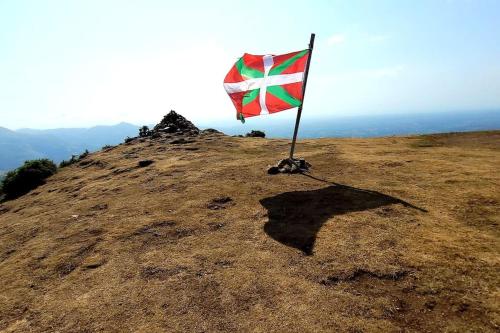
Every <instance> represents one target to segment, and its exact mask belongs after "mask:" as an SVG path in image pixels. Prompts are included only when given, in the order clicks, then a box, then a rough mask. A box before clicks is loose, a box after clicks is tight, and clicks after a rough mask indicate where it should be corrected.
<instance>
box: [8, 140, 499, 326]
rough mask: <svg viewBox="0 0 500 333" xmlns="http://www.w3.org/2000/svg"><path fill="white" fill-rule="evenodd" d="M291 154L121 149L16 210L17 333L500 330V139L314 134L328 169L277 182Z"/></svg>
mask: <svg viewBox="0 0 500 333" xmlns="http://www.w3.org/2000/svg"><path fill="white" fill-rule="evenodd" d="M288 148H289V145H288V141H286V140H267V139H258V138H255V139H254V138H231V137H219V136H217V135H212V136H210V135H208V136H202V137H199V138H197V139H196V140H195V142H191V143H187V144H179V145H172V144H168V143H166V142H163V141H161V140H158V141H143V142H138V143H132V144H127V145H121V146H119V147H116V148H113V149H107V150H106V151H103V152H99V153H95V154H91V155H90V156H88V157H86V159H85V160H84V161H82V162H81V163H80V164H79V165H73V166H71V167H68V168H65V169H63V170H62V171H61V172H59V173H58V174H56V175H55V176H53V177H51V178H50V179H49V181H48V183H47V184H46V185H44V186H42V187H40V188H38V189H36V190H34V191H32V192H31V193H29V194H28V195H26V196H24V197H22V198H19V199H17V200H14V201H10V202H7V203H4V204H2V205H0V279H1V282H2V286H1V287H0V331H3V332H25V331H35V332H42V331H47V332H52V331H59V332H95V331H111V332H126V331H149V332H151V331H168V332H173V331H188V332H191V331H254V332H269V331H282V332H311V331H330V332H331V331H345V332H366V331H381V332H398V331H401V330H406V331H415V332H436V331H449V332H464V331H474V332H488V331H491V332H494V331H497V330H498V329H499V325H500V314H499V308H500V304H499V299H500V298H499V296H500V293H499V289H498V287H499V285H500V283H499V282H500V278H499V276H500V274H499V268H500V265H499V264H500V261H499V253H500V242H499V227H498V223H499V219H500V217H499V216H500V212H499V204H498V203H499V201H500V193H499V192H500V191H499V185H500V184H499V183H500V175H499V173H498V171H499V169H498V166H499V165H500V154H499V152H500V132H498V131H497V132H482V133H468V134H449V135H437V136H436V135H434V136H425V137H408V138H405V137H391V138H380V139H341V140H339V139H320V140H304V141H302V142H300V143H299V145H298V154H299V155H300V156H302V157H305V158H306V159H307V160H308V161H309V162H311V163H312V165H313V169H312V172H311V177H307V176H304V175H276V176H269V175H267V174H266V166H267V165H268V164H273V163H275V162H276V161H277V160H278V159H279V157H282V156H286V154H287V151H288ZM142 159H152V160H154V163H153V164H151V165H149V166H147V167H143V168H139V167H138V166H137V164H138V161H139V160H142ZM339 184H343V185H345V186H341V185H339ZM227 197H229V198H230V199H231V200H228V198H227Z"/></svg>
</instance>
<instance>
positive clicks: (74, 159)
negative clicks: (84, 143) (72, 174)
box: [59, 149, 90, 168]
mask: <svg viewBox="0 0 500 333" xmlns="http://www.w3.org/2000/svg"><path fill="white" fill-rule="evenodd" d="M88 154H90V153H89V151H88V150H87V149H85V151H84V152H83V153H81V154H80V155H78V156H77V155H71V158H70V159H69V160H63V161H62V162H61V163H59V167H60V168H64V167H67V166H69V165H71V164H74V163H76V162H78V161H80V160H81V159H83V158H85V157H87V155H88Z"/></svg>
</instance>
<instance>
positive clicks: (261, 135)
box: [245, 130, 266, 138]
mask: <svg viewBox="0 0 500 333" xmlns="http://www.w3.org/2000/svg"><path fill="white" fill-rule="evenodd" d="M245 136H246V137H247V138H265V137H266V133H264V132H262V131H256V130H252V131H251V132H249V133H247V134H246V135H245Z"/></svg>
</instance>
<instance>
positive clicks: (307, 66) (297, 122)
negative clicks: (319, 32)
mask: <svg viewBox="0 0 500 333" xmlns="http://www.w3.org/2000/svg"><path fill="white" fill-rule="evenodd" d="M315 36H316V35H315V34H311V39H310V40H309V54H308V56H307V62H306V71H305V73H304V83H303V85H302V103H301V104H300V106H299V110H298V111H297V119H296V120H295V129H294V131H293V139H292V147H291V148H290V161H291V162H293V152H294V150H295V141H297V132H298V131H299V123H300V116H301V115H302V106H303V105H304V98H305V95H306V85H307V76H308V75H309V65H310V64H311V57H312V52H313V47H314V37H315Z"/></svg>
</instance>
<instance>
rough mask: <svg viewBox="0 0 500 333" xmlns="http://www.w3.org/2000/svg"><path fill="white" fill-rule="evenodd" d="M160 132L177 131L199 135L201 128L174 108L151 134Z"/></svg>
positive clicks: (189, 134)
mask: <svg viewBox="0 0 500 333" xmlns="http://www.w3.org/2000/svg"><path fill="white" fill-rule="evenodd" d="M159 133H176V134H184V135H187V136H194V135H198V134H199V133H200V130H199V129H198V127H196V126H195V125H194V124H193V123H192V122H190V121H189V120H187V119H186V118H184V117H183V116H181V115H180V114H178V113H177V112H175V111H174V110H172V111H170V112H169V113H168V114H167V115H166V116H164V117H163V119H162V121H160V123H159V124H157V125H156V126H155V127H154V128H153V129H152V130H151V135H153V136H155V134H159Z"/></svg>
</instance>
